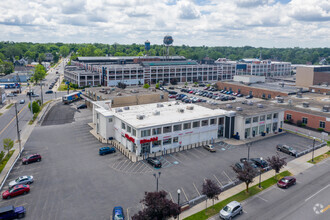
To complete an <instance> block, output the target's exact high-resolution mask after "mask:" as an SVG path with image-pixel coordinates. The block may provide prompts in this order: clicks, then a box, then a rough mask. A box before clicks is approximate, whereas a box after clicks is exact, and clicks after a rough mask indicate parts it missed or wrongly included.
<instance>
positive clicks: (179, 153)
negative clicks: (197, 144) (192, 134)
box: [177, 151, 191, 160]
mask: <svg viewBox="0 0 330 220" xmlns="http://www.w3.org/2000/svg"><path fill="white" fill-rule="evenodd" d="M177 153H178V155H180V156H183V157H185V158H187V159H188V160H190V159H191V158H190V157H187V155H185V151H181V152H177Z"/></svg>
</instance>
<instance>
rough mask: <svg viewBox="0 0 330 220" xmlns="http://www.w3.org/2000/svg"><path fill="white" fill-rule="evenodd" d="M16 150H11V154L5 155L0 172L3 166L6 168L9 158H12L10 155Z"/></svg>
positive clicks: (0, 165) (0, 163) (0, 164)
mask: <svg viewBox="0 0 330 220" xmlns="http://www.w3.org/2000/svg"><path fill="white" fill-rule="evenodd" d="M14 151H15V150H11V151H9V154H7V155H6V156H5V158H3V159H2V161H1V162H0V173H1V172H2V170H3V168H5V166H6V164H7V162H8V160H9V159H10V157H11V156H12V155H13V153H14Z"/></svg>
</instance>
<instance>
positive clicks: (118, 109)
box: [115, 108, 123, 112]
mask: <svg viewBox="0 0 330 220" xmlns="http://www.w3.org/2000/svg"><path fill="white" fill-rule="evenodd" d="M115 111H116V112H123V109H121V108H116V110H115Z"/></svg>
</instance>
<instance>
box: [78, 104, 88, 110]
mask: <svg viewBox="0 0 330 220" xmlns="http://www.w3.org/2000/svg"><path fill="white" fill-rule="evenodd" d="M83 108H87V105H86V104H81V105H78V106H77V109H83Z"/></svg>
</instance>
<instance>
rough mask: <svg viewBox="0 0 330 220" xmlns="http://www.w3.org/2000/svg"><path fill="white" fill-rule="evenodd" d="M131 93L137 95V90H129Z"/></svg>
mask: <svg viewBox="0 0 330 220" xmlns="http://www.w3.org/2000/svg"><path fill="white" fill-rule="evenodd" d="M131 93H139V91H138V90H135V89H132V90H131Z"/></svg>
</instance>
